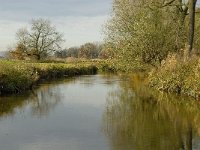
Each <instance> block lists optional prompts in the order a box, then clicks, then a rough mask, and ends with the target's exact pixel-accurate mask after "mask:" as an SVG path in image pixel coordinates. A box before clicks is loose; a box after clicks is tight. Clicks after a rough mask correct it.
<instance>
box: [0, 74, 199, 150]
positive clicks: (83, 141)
mask: <svg viewBox="0 0 200 150" xmlns="http://www.w3.org/2000/svg"><path fill="white" fill-rule="evenodd" d="M199 108H200V104H199V102H198V101H194V100H191V99H189V98H187V97H182V96H176V95H168V94H165V93H160V92H156V91H153V90H152V89H149V88H147V87H146V86H144V85H143V82H141V79H140V77H139V76H137V75H133V76H131V77H130V76H129V77H127V76H126V77H119V76H114V75H92V76H80V77H74V78H70V79H65V80H57V81H53V82H49V83H48V82H46V83H43V84H40V85H39V86H38V87H36V88H35V90H33V91H31V92H28V93H26V94H24V95H14V96H4V97H0V149H2V150H179V149H180V150H198V149H200V109H199Z"/></svg>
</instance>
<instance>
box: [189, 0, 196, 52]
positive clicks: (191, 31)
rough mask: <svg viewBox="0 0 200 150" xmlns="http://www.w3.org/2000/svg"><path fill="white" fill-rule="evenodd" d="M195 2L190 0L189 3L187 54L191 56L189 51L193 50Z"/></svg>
mask: <svg viewBox="0 0 200 150" xmlns="http://www.w3.org/2000/svg"><path fill="white" fill-rule="evenodd" d="M196 3H197V0H190V2H189V17H190V22H189V41H188V44H189V54H191V51H192V49H193V43H194V30H195V8H196Z"/></svg>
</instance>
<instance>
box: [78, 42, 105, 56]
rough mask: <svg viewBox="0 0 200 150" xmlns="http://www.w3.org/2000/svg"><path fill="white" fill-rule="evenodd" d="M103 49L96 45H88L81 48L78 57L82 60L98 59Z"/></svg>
mask: <svg viewBox="0 0 200 150" xmlns="http://www.w3.org/2000/svg"><path fill="white" fill-rule="evenodd" d="M101 49H102V47H101V45H98V44H94V43H86V44H84V45H82V46H81V47H80V48H79V53H78V55H79V57H80V58H88V59H93V58H98V56H99V53H100V51H101Z"/></svg>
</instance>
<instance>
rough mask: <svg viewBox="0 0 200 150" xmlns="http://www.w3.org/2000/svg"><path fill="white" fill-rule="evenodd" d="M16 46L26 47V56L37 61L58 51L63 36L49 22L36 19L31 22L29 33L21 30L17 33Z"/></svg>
mask: <svg viewBox="0 0 200 150" xmlns="http://www.w3.org/2000/svg"><path fill="white" fill-rule="evenodd" d="M17 40H18V45H24V47H26V49H25V50H26V51H25V52H24V53H26V54H27V55H28V56H35V57H36V58H37V59H38V60H40V59H41V58H45V57H47V56H48V55H49V54H51V53H52V52H55V51H57V50H59V49H60V48H61V47H60V46H61V44H62V42H63V41H64V40H63V35H62V34H61V33H59V32H58V31H56V28H55V26H53V25H51V22H50V21H49V20H45V19H36V20H32V22H31V29H30V31H29V30H28V29H27V28H21V29H19V30H18V32H17Z"/></svg>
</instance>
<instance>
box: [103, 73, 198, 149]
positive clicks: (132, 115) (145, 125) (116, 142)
mask: <svg viewBox="0 0 200 150" xmlns="http://www.w3.org/2000/svg"><path fill="white" fill-rule="evenodd" d="M142 83H143V82H141V81H140V77H138V76H137V75H135V76H133V78H131V79H130V81H128V82H121V83H120V85H119V86H118V87H117V88H116V89H115V90H113V91H111V92H110V93H109V95H108V97H107V105H106V110H105V113H104V117H103V118H104V125H103V129H104V131H105V133H106V135H107V136H108V138H109V140H110V144H111V147H112V148H111V149H113V150H133V149H134V150H169V149H170V150H192V149H200V147H199V145H200V137H199V135H200V110H199V108H200V104H199V103H198V102H195V101H194V100H193V101H191V100H189V99H188V98H186V97H177V96H174V95H167V94H164V93H158V92H155V91H152V90H150V89H148V88H147V87H145V86H144V85H143V84H142Z"/></svg>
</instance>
